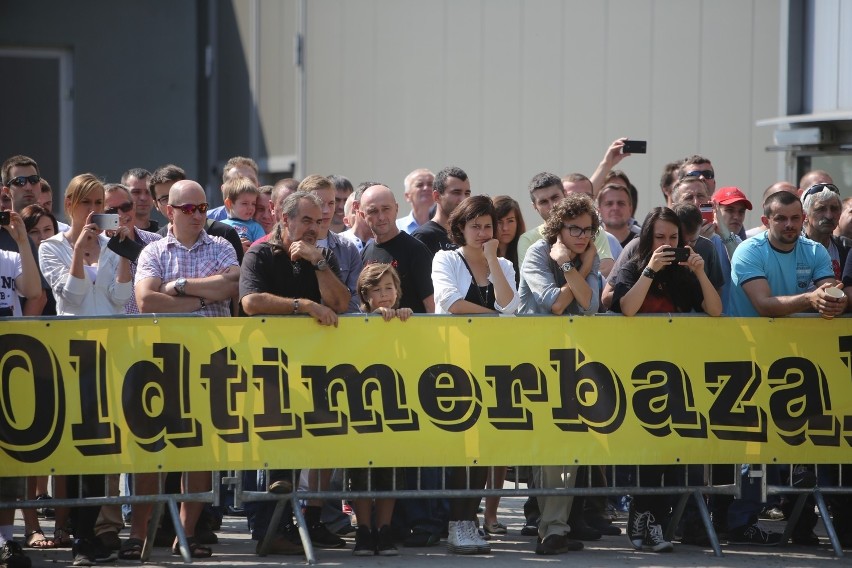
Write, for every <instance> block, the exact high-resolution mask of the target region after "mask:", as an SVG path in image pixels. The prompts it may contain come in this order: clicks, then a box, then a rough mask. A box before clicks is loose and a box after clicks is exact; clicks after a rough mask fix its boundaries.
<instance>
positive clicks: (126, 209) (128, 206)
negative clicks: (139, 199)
mask: <svg viewBox="0 0 852 568" xmlns="http://www.w3.org/2000/svg"><path fill="white" fill-rule="evenodd" d="M132 210H133V203H131V202H130V201H125V202H124V203H122V204H121V205H119V206H118V207H110V208H109V209H104V213H107V214H108V215H115V214H116V213H118V212H119V211H121V212H122V213H130V212H131V211H132Z"/></svg>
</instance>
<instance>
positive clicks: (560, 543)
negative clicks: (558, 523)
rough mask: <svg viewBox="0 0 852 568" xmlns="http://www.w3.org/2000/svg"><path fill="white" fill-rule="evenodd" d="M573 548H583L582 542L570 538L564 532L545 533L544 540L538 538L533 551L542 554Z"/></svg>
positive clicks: (559, 552)
mask: <svg viewBox="0 0 852 568" xmlns="http://www.w3.org/2000/svg"><path fill="white" fill-rule="evenodd" d="M575 550H583V543H582V542H580V541H579V540H571V539H570V538H568V537H567V536H566V535H564V534H551V535H547V536H546V537H545V538H544V540H541V539H539V541H538V544H537V545H536V547H535V553H536V554H543V555H550V554H562V553H563V552H571V551H575Z"/></svg>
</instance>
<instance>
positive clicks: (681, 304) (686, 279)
mask: <svg viewBox="0 0 852 568" xmlns="http://www.w3.org/2000/svg"><path fill="white" fill-rule="evenodd" d="M657 221H665V222H667V223H671V224H672V225H674V226H675V227H677V234H678V237H677V246H679V247H682V246H685V240H684V238H683V227H682V225H681V222H680V218H679V217H678V216H677V213H675V212H674V211H672V210H671V209H669V208H668V207H655V208H654V209H651V211H649V212H648V215H647V216H646V217H645V222H644V223H642V230H641V231H640V232H639V249H638V251H637V254H636V256H635V257H634V258H633V260H631V261H630V262H633V263H635V264H636V269H635V270H636V272H641V271H642V269H644V268H645V267H646V266H648V262H649V261H650V260H651V256H652V255H653V254H654V225H655V224H656V223H657ZM654 284H655V286H652V287H651V289H650V290H649V291H648V294H652V295H660V294H667V295H668V296H669V297H670V298H671V300H672V302H673V303H674V305H675V307H676V308H677V310H678V311H681V312H688V311H692V309H693V308H694V307H695V306H694V305H693V304H692V298H693V295H692V293H691V291H692V290H693V289H694V287H695V285H696V284H697V281H696V279H695V276H694V275H693V274H692V272H691V271H690V270H689V268H687V267H685V266H680V265H679V264H670V265H668V266H666V267H665V268H663V269H662V270H659V271H657V274H656V275H655V276H654ZM657 284H659V285H660V286H659V287H658V286H656V285H657ZM659 288H662V292H658V290H659Z"/></svg>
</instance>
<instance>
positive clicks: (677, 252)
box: [664, 247, 689, 262]
mask: <svg viewBox="0 0 852 568" xmlns="http://www.w3.org/2000/svg"><path fill="white" fill-rule="evenodd" d="M664 252H674V261H675V262H686V261H687V259H688V258H689V249H688V248H686V247H669V248H667V249H665V251H664Z"/></svg>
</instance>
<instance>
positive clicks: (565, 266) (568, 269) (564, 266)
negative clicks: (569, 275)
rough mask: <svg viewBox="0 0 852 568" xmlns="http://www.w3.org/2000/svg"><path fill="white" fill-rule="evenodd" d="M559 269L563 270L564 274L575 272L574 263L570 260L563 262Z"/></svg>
mask: <svg viewBox="0 0 852 568" xmlns="http://www.w3.org/2000/svg"><path fill="white" fill-rule="evenodd" d="M559 268H561V269H562V272H571V271H572V270H574V263H573V262H571V261H570V260H569V261H568V262H563V263H562V264H561V265H560V266H559Z"/></svg>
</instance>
